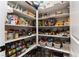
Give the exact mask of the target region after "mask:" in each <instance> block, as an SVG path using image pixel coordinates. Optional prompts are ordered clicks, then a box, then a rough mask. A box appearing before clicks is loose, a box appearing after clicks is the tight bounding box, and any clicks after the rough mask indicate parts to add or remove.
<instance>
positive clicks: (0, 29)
mask: <svg viewBox="0 0 79 59" xmlns="http://www.w3.org/2000/svg"><path fill="white" fill-rule="evenodd" d="M6 15H7V2H6V1H0V46H3V45H5V34H4V32H5V23H4V19H5V16H6ZM0 56H1V57H2V56H5V51H3V52H0Z"/></svg>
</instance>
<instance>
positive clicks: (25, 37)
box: [5, 34, 36, 43]
mask: <svg viewBox="0 0 79 59" xmlns="http://www.w3.org/2000/svg"><path fill="white" fill-rule="evenodd" d="M34 36H36V34H32V35H30V36H24V37H20V38H17V39H12V40H7V41H6V42H5V43H10V42H14V41H18V40H23V39H27V38H30V37H34Z"/></svg>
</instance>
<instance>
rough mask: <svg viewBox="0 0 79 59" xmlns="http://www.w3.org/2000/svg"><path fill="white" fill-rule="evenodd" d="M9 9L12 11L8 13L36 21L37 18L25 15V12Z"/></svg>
mask: <svg viewBox="0 0 79 59" xmlns="http://www.w3.org/2000/svg"><path fill="white" fill-rule="evenodd" d="M8 9H9V10H10V11H8V13H14V14H17V15H18V16H21V17H25V18H28V19H32V20H35V17H33V16H31V15H28V14H25V13H23V12H21V11H19V10H17V9H14V8H11V7H8Z"/></svg>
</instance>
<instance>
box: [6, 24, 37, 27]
mask: <svg viewBox="0 0 79 59" xmlns="http://www.w3.org/2000/svg"><path fill="white" fill-rule="evenodd" d="M5 26H8V27H27V28H29V27H30V28H31V27H36V26H26V25H12V24H5Z"/></svg>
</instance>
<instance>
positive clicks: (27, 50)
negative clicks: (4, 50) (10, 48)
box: [18, 44, 37, 57]
mask: <svg viewBox="0 0 79 59" xmlns="http://www.w3.org/2000/svg"><path fill="white" fill-rule="evenodd" d="M35 47H37V45H36V44H35V45H32V46H30V48H28V49H26V51H25V52H24V53H22V54H21V55H19V56H18V57H22V56H23V55H25V54H26V53H28V52H29V51H31V50H32V49H34V48H35Z"/></svg>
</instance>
